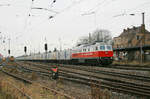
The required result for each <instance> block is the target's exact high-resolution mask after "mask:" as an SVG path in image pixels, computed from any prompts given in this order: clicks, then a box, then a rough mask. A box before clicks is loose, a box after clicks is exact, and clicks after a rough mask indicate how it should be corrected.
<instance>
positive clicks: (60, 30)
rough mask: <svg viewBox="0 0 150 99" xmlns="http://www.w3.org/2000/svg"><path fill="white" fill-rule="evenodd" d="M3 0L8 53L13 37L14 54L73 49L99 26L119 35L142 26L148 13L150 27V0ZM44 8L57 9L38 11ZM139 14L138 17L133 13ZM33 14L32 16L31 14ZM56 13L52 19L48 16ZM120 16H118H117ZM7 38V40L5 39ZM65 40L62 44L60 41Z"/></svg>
mask: <svg viewBox="0 0 150 99" xmlns="http://www.w3.org/2000/svg"><path fill="white" fill-rule="evenodd" d="M52 2H53V0H34V2H33V3H32V0H0V13H1V14H0V32H1V33H0V53H2V54H3V55H7V50H8V48H9V42H8V41H9V40H8V39H9V38H10V39H11V40H10V42H11V43H10V49H11V55H14V56H18V55H22V54H24V52H23V47H24V46H27V49H28V54H29V53H30V52H39V51H40V52H43V51H44V43H45V42H47V43H48V49H49V50H53V49H54V47H57V48H60V45H62V48H71V47H72V46H73V45H75V43H76V41H77V39H78V38H80V37H82V36H86V35H88V34H89V33H91V32H93V31H94V30H95V29H97V28H100V29H108V30H109V31H111V33H112V36H113V37H115V36H118V35H119V34H120V33H121V32H122V30H123V29H124V28H127V27H132V26H133V25H134V26H139V25H140V24H141V23H142V17H141V13H142V12H145V13H146V14H145V20H146V21H145V22H146V28H147V29H148V30H150V11H149V9H150V0H56V2H55V3H54V4H52ZM32 7H41V8H46V9H49V10H53V11H55V12H57V13H54V12H51V11H47V10H37V9H36V10H35V9H31V8H32ZM93 12H95V13H93ZM131 13H135V16H130V15H129V14H131ZM29 14H30V16H29ZM50 16H54V18H52V19H48V18H49V17H50ZM115 16H117V17H115ZM3 40H5V43H4V42H3ZM60 42H61V44H60Z"/></svg>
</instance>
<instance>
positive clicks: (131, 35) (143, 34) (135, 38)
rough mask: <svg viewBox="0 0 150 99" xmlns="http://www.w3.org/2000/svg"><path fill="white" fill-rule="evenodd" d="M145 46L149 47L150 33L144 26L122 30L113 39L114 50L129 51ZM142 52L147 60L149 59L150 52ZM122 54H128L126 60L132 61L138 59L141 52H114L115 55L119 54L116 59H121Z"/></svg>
mask: <svg viewBox="0 0 150 99" xmlns="http://www.w3.org/2000/svg"><path fill="white" fill-rule="evenodd" d="M147 45H148V46H150V32H149V31H148V30H146V29H145V25H141V26H139V27H134V26H133V27H132V28H127V29H124V30H123V32H122V33H121V34H120V35H119V36H118V37H115V38H114V39H113V48H114V49H125V48H128V49H129V48H130V49H131V48H135V47H141V46H142V47H143V46H147ZM143 52H144V54H145V53H146V54H147V56H148V57H147V56H146V57H147V58H150V55H149V54H150V50H143ZM123 53H124V54H125V53H126V54H128V59H130V60H134V59H139V58H140V53H141V52H140V50H134V51H119V52H116V54H119V55H117V56H118V57H123ZM129 57H130V58H129Z"/></svg>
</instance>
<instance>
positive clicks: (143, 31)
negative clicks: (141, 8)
mask: <svg viewBox="0 0 150 99" xmlns="http://www.w3.org/2000/svg"><path fill="white" fill-rule="evenodd" d="M141 32H142V33H145V24H142V25H141Z"/></svg>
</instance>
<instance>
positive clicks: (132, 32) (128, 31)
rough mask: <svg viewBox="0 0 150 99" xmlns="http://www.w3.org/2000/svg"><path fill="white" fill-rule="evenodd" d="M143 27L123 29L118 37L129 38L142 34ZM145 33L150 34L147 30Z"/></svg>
mask: <svg viewBox="0 0 150 99" xmlns="http://www.w3.org/2000/svg"><path fill="white" fill-rule="evenodd" d="M144 27H145V26H144V25H141V26H139V27H135V26H133V27H132V28H127V29H124V30H123V32H122V33H121V34H120V36H119V37H122V36H129V35H130V36H131V35H135V34H137V33H143V29H144ZM145 33H150V32H149V31H148V30H145Z"/></svg>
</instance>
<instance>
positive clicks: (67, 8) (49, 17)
mask: <svg viewBox="0 0 150 99" xmlns="http://www.w3.org/2000/svg"><path fill="white" fill-rule="evenodd" d="M83 1H85V0H80V1H77V2H73V3H72V4H70V5H69V6H67V7H66V8H64V9H62V10H61V11H58V12H57V11H56V12H57V13H55V14H54V15H49V16H48V17H47V18H46V19H45V20H43V21H42V22H40V23H39V24H38V26H39V25H42V23H44V22H45V21H47V20H50V19H53V18H55V17H56V16H57V15H59V14H61V13H63V12H65V11H67V10H69V9H71V8H72V7H74V6H76V5H78V4H80V3H82V2H83ZM43 10H45V9H43ZM36 26H37V25H35V26H33V27H32V29H34V28H35V27H36Z"/></svg>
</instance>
